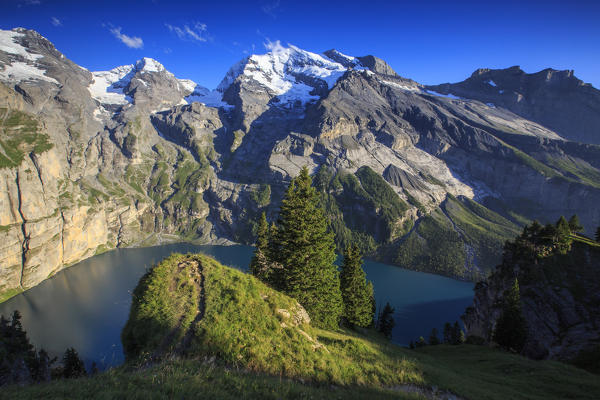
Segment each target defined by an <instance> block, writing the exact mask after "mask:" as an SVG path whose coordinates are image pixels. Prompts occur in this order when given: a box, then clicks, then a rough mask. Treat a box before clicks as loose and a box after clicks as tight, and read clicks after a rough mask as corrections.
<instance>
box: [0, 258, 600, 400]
mask: <svg viewBox="0 0 600 400" xmlns="http://www.w3.org/2000/svg"><path fill="white" fill-rule="evenodd" d="M123 342H124V347H125V349H126V353H127V362H126V364H125V365H123V366H121V367H118V368H114V369H111V370H109V371H107V372H104V373H100V374H98V375H95V376H93V377H89V378H80V379H74V380H60V381H53V382H51V383H48V384H40V385H32V386H28V387H7V388H3V390H2V392H1V393H0V397H1V398H10V399H29V398H44V399H54V398H56V399H58V398H103V399H106V398H127V399H153V398H226V399H227V398H231V399H239V398H257V399H259V398H260V399H270V398H273V399H275V398H333V399H336V398H339V399H354V398H356V399H358V398H401V399H407V398H413V399H414V398H436V397H432V396H434V394H435V395H438V396H441V395H444V394H449V393H453V394H456V395H458V396H459V398H465V399H507V398H510V399H564V398H577V399H593V398H597V396H596V395H597V393H600V380H598V376H597V375H593V374H590V373H588V372H585V371H583V370H580V369H577V368H574V367H572V366H568V365H565V364H561V363H558V362H552V361H532V360H529V359H526V358H523V357H520V356H517V355H512V354H508V353H504V352H500V351H498V350H494V349H491V348H488V347H483V346H471V345H458V346H451V345H439V346H427V347H424V348H421V349H418V350H408V349H406V348H402V347H400V346H397V345H394V344H391V343H390V342H388V341H386V340H385V339H384V338H383V337H381V336H380V335H379V334H377V333H375V332H373V331H371V330H363V331H360V332H355V331H351V330H346V329H340V330H338V331H326V330H321V329H317V328H314V327H312V326H311V325H310V323H309V322H308V319H307V317H306V315H304V313H303V312H302V309H301V308H300V307H299V306H298V305H297V303H296V302H295V300H293V299H291V298H289V297H287V296H285V295H283V294H281V293H278V292H276V291H274V290H272V289H270V288H269V287H267V286H265V285H264V284H263V283H261V282H260V281H258V280H257V279H255V278H254V277H252V276H250V275H247V274H244V273H242V272H240V271H237V270H234V269H231V268H228V267H224V266H222V265H220V264H219V263H218V262H216V261H215V260H213V259H211V258H209V257H207V256H204V255H192V254H190V255H173V256H171V257H169V258H168V259H166V260H164V261H163V262H162V263H160V264H159V265H158V266H157V267H155V268H154V269H152V270H151V271H150V272H149V273H148V274H147V275H146V276H144V277H143V278H142V280H141V281H140V283H139V285H138V287H137V288H136V290H135V292H134V300H133V304H132V308H131V314H130V319H129V321H128V323H127V326H126V327H125V329H124V330H123ZM437 398H439V397H437Z"/></svg>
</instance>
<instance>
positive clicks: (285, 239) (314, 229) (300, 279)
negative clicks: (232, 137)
mask: <svg viewBox="0 0 600 400" xmlns="http://www.w3.org/2000/svg"><path fill="white" fill-rule="evenodd" d="M311 183H312V181H311V178H310V176H309V174H308V169H307V168H306V167H304V168H302V170H301V172H300V175H299V176H298V177H296V178H294V179H292V182H291V183H290V185H289V187H288V189H287V191H286V194H285V197H284V199H283V201H282V204H281V209H280V213H279V220H278V224H277V230H276V232H275V234H274V236H273V239H272V242H273V243H272V247H273V248H274V249H276V252H274V253H273V254H272V258H273V259H274V261H277V262H278V263H280V264H281V265H282V266H283V268H282V269H281V272H280V276H279V278H278V281H279V283H280V285H281V286H280V287H278V288H279V289H281V290H282V291H283V292H285V293H286V294H288V295H290V296H291V297H294V298H295V299H296V300H298V302H299V303H300V304H301V305H302V306H303V307H304V308H305V309H306V311H308V313H309V315H310V316H311V318H312V320H313V321H314V322H315V324H316V325H317V326H320V327H324V328H335V327H337V326H338V324H339V320H340V317H341V314H342V312H343V303H342V294H341V291H340V279H339V273H338V271H337V267H336V266H335V265H334V261H335V259H336V254H335V242H334V236H333V233H331V232H328V230H327V219H326V217H325V214H324V212H323V210H322V208H321V207H320V206H319V199H318V195H317V192H316V190H315V188H313V187H312V186H311Z"/></svg>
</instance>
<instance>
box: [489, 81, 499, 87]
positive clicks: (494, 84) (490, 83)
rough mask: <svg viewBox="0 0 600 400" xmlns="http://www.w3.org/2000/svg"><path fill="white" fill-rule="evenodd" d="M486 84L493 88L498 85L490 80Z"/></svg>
mask: <svg viewBox="0 0 600 400" xmlns="http://www.w3.org/2000/svg"><path fill="white" fill-rule="evenodd" d="M487 83H488V85H491V86H493V87H496V86H498V85H496V82H494V81H493V80H491V79H490V80H489V81H487Z"/></svg>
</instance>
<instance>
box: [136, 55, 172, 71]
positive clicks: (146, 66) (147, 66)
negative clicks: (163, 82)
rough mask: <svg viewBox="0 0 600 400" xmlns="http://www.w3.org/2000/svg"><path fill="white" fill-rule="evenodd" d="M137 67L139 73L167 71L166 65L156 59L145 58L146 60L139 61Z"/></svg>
mask: <svg viewBox="0 0 600 400" xmlns="http://www.w3.org/2000/svg"><path fill="white" fill-rule="evenodd" d="M135 67H136V69H137V70H138V71H145V72H161V71H166V68H165V67H164V65H162V64H161V63H159V62H158V61H156V60H155V59H153V58H149V57H144V58H142V59H140V60H138V61H137V62H136V63H135Z"/></svg>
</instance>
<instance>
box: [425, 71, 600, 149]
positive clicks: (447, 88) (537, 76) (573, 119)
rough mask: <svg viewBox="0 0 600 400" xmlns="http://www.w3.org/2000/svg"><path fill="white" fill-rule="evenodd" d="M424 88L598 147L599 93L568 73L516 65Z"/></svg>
mask: <svg viewBox="0 0 600 400" xmlns="http://www.w3.org/2000/svg"><path fill="white" fill-rule="evenodd" d="M427 88H428V89H431V90H434V91H436V92H440V93H443V94H452V95H454V96H459V97H464V98H468V99H476V100H479V101H481V102H483V103H492V104H494V105H495V106H497V107H503V108H506V109H508V110H510V111H512V112H514V113H515V114H517V115H520V116H522V117H523V118H525V119H528V120H531V121H535V122H537V123H539V124H541V125H543V126H545V127H547V128H549V129H551V130H553V131H555V132H557V133H558V134H559V135H561V136H562V137H564V138H566V139H569V140H573V141H577V142H582V143H594V144H600V130H599V129H598V126H600V91H599V90H598V89H596V88H594V87H593V86H592V85H590V84H589V83H584V82H582V81H581V80H579V79H577V78H576V77H575V75H574V73H573V71H572V70H565V71H557V70H554V69H551V68H547V69H544V70H542V71H539V72H536V73H533V74H527V73H525V72H524V71H523V70H522V69H521V68H519V67H518V66H514V67H510V68H506V69H487V68H482V69H478V70H476V71H475V72H473V74H472V75H471V77H470V78H468V79H466V80H464V81H463V82H459V83H454V84H450V83H445V84H442V85H436V86H428V87H427Z"/></svg>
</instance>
